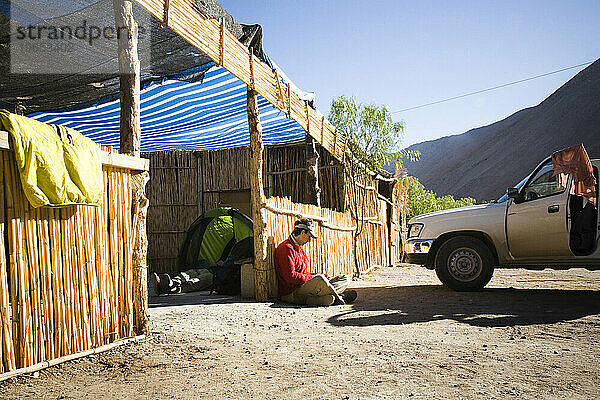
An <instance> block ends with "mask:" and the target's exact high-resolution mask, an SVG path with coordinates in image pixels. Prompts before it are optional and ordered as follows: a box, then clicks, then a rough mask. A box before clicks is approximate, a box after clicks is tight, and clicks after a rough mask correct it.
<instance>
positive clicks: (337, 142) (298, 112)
mask: <svg viewBox="0 0 600 400" xmlns="http://www.w3.org/2000/svg"><path fill="white" fill-rule="evenodd" d="M136 2H137V3H138V4H140V5H141V6H142V7H144V8H145V9H146V10H147V11H148V12H150V14H152V15H153V16H154V17H155V18H157V19H158V20H159V21H161V22H162V23H163V24H164V25H165V26H168V27H169V28H171V29H172V30H173V31H174V32H175V33H177V34H178V35H180V36H181V37H182V38H184V39H185V40H187V41H188V42H189V43H190V44H192V45H193V46H195V47H196V48H198V49H199V50H201V51H202V52H204V53H205V54H206V55H207V56H209V57H210V58H211V59H212V60H213V61H215V62H216V63H217V64H218V65H221V66H223V67H224V68H225V69H226V70H228V71H229V72H231V73H232V74H233V75H235V76H236V77H237V78H238V79H240V80H241V81H243V82H244V83H246V84H247V85H248V86H249V87H250V88H251V89H254V90H256V91H257V92H258V93H259V94H260V95H261V96H262V97H264V98H265V99H266V100H267V101H268V102H269V103H271V104H272V105H273V106H274V107H276V108H278V109H279V110H281V111H282V112H284V113H286V115H287V116H288V118H291V119H293V120H295V121H296V122H298V124H299V125H300V126H301V127H302V128H303V129H304V130H305V131H306V132H307V133H308V135H309V136H311V137H312V138H313V139H315V140H316V141H318V142H319V143H321V145H322V146H323V147H324V148H325V149H327V151H329V153H331V154H332V155H333V156H334V157H335V158H337V159H338V160H341V161H343V159H344V153H345V151H346V140H345V138H344V137H343V136H342V135H341V134H340V133H338V132H336V130H335V128H334V127H333V126H332V125H331V124H329V122H327V120H326V119H325V117H324V116H323V114H321V113H320V112H319V111H317V110H315V109H314V108H312V107H311V106H309V105H308V103H307V102H306V101H303V100H301V99H299V98H298V96H297V95H296V94H295V93H294V92H293V91H292V90H290V87H289V85H287V84H285V83H284V82H283V81H282V80H281V78H280V77H279V76H278V74H277V72H276V71H274V70H273V69H271V67H269V66H268V65H267V64H265V63H263V62H262V61H260V60H258V59H257V58H255V57H254V56H253V55H252V54H251V53H250V50H248V49H247V48H246V47H244V45H242V44H241V43H240V42H239V41H238V40H237V38H236V37H235V36H233V35H232V34H231V33H230V32H229V31H228V30H227V29H226V28H225V27H224V24H223V22H222V21H218V20H215V19H205V18H204V17H203V15H202V14H201V13H200V12H199V11H198V9H197V8H196V6H195V2H194V0H136Z"/></svg>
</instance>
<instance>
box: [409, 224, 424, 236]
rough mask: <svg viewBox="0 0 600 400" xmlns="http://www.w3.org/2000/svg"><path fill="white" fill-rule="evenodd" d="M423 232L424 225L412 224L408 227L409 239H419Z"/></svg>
mask: <svg viewBox="0 0 600 400" xmlns="http://www.w3.org/2000/svg"><path fill="white" fill-rule="evenodd" d="M422 230H423V224H411V225H410V226H409V227H408V237H409V238H411V237H419V235H420V234H421V231H422Z"/></svg>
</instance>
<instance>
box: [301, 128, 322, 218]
mask: <svg viewBox="0 0 600 400" xmlns="http://www.w3.org/2000/svg"><path fill="white" fill-rule="evenodd" d="M305 142H306V147H305V148H304V151H305V153H304V155H305V160H306V165H305V167H306V171H307V172H308V174H307V179H306V188H305V189H306V190H305V192H304V202H305V203H308V204H316V205H317V206H318V207H321V188H320V187H319V152H318V151H317V149H316V141H315V140H314V139H313V138H312V137H310V136H308V135H306V139H305Z"/></svg>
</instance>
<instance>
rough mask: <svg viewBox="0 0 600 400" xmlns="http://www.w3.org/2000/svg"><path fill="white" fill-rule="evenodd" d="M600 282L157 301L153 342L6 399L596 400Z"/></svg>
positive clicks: (513, 279)
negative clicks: (339, 301) (346, 301)
mask: <svg viewBox="0 0 600 400" xmlns="http://www.w3.org/2000/svg"><path fill="white" fill-rule="evenodd" d="M599 278H600V272H590V271H586V270H583V269H573V270H570V271H551V270H544V271H524V270H507V271H496V273H495V274H494V278H493V279H492V282H491V283H490V284H489V285H488V287H487V288H486V289H485V290H484V291H482V292H477V293H456V292H452V291H450V290H448V289H446V288H444V287H443V286H441V285H440V284H439V282H438V281H437V278H436V277H435V274H434V273H433V272H432V271H428V270H425V269H423V268H420V267H415V266H402V267H389V268H382V269H379V270H376V271H374V272H373V273H371V274H369V275H368V276H366V277H364V278H363V279H361V280H359V281H356V282H354V284H353V286H354V287H355V288H356V289H357V291H358V293H359V298H358V300H357V301H356V302H355V303H354V304H352V305H345V306H334V307H329V308H300V307H296V306H289V305H285V304H282V303H275V304H273V303H254V302H250V301H245V300H241V299H240V298H236V297H226V296H211V297H208V296H202V295H198V294H184V295H173V296H163V297H158V298H156V297H155V298H152V299H151V303H152V304H151V310H150V315H151V324H152V328H151V330H152V332H151V334H150V335H149V336H148V337H147V338H146V339H145V340H143V341H141V342H138V343H132V344H128V345H126V346H123V347H121V348H118V349H115V350H112V351H110V352H106V353H103V354H99V355H96V356H92V357H87V358H83V359H79V360H76V361H72V362H68V363H65V364H62V365H59V366H56V367H52V368H49V369H46V370H43V371H41V372H40V373H39V374H35V375H32V374H30V375H27V376H22V377H19V378H15V379H11V380H8V381H5V382H3V383H1V384H0V385H1V386H0V398H2V399H24V398H28V399H38V398H39V399H81V398H89V399H96V398H104V399H123V398H124V399H163V398H166V399H195V398H203V399H204V398H206V399H229V398H231V399H283V398H285V399H340V400H343V399H397V398H410V399H425V398H426V399H431V398H439V399H442V398H443V399H445V398H452V399H463V398H465V399H477V398H485V399H505V398H519V399H528V398H530V399H532V398H536V399H537V398H542V399H550V398H552V399H555V398H568V399H577V398H580V399H594V398H598V397H600V345H599V344H600V343H599V341H600V279H599Z"/></svg>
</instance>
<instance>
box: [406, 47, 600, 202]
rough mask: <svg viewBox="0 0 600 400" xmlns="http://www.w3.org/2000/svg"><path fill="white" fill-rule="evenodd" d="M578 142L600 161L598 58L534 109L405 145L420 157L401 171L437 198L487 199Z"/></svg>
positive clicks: (495, 196) (500, 192)
mask: <svg viewBox="0 0 600 400" xmlns="http://www.w3.org/2000/svg"><path fill="white" fill-rule="evenodd" d="M578 143H583V144H584V145H585V147H586V149H587V151H588V154H589V155H590V157H591V158H600V59H599V60H596V61H595V62H594V63H593V64H591V65H590V66H589V67H587V68H586V69H584V70H583V71H581V72H580V73H579V74H577V75H576V76H574V77H573V78H572V79H571V80H569V81H568V82H567V83H565V84H564V85H563V86H561V87H560V88H559V89H558V90H557V91H555V92H554V93H553V94H552V95H550V96H549V97H548V98H547V99H546V100H544V101H543V102H541V103H540V104H539V105H537V106H535V107H531V108H526V109H523V110H520V111H518V112H516V113H514V114H512V115H511V116H509V117H507V118H505V119H503V120H501V121H498V122H496V123H493V124H491V125H488V126H484V127H480V128H476V129H471V130H470V131H467V132H465V133H463V134H461V135H455V136H446V137H443V138H440V139H436V140H432V141H427V142H423V143H418V144H415V145H413V146H410V147H409V148H408V149H410V150H419V151H420V152H421V157H420V160H419V161H417V162H414V163H411V162H405V167H406V169H407V170H408V173H409V175H412V176H415V177H417V178H419V180H420V181H421V183H423V185H425V187H426V188H428V189H431V190H433V191H434V192H436V193H437V194H438V195H445V194H451V195H453V196H455V197H466V196H470V197H474V198H476V199H477V200H478V201H487V200H492V199H495V198H498V197H500V195H501V194H502V193H504V192H505V191H506V188H507V187H509V186H512V185H514V184H516V183H517V182H519V181H520V180H521V179H522V178H523V177H524V176H526V175H527V174H528V173H529V172H531V170H533V168H535V166H536V165H537V164H538V163H539V162H540V161H542V160H543V159H544V158H545V157H547V156H549V155H550V154H552V153H553V152H554V151H556V150H560V149H563V148H565V147H569V146H572V145H575V144H578Z"/></svg>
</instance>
